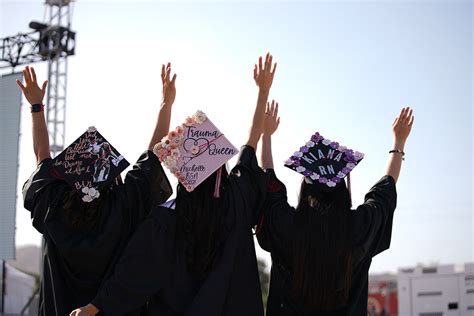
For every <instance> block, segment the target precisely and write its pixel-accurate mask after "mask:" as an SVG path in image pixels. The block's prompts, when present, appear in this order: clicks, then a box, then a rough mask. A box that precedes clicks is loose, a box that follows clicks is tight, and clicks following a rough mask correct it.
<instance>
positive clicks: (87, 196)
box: [82, 194, 92, 203]
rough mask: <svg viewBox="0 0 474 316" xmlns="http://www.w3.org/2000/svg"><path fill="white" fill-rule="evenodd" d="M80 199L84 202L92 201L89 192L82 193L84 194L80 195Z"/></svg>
mask: <svg viewBox="0 0 474 316" xmlns="http://www.w3.org/2000/svg"><path fill="white" fill-rule="evenodd" d="M82 200H83V201H84V202H87V203H89V202H91V201H92V196H90V195H89V194H86V195H84V196H83V197H82Z"/></svg>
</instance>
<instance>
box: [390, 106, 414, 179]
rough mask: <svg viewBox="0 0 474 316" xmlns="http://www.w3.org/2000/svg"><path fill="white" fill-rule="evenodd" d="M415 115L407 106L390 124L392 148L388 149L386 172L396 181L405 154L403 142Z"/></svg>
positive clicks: (408, 133)
mask: <svg viewBox="0 0 474 316" xmlns="http://www.w3.org/2000/svg"><path fill="white" fill-rule="evenodd" d="M414 120H415V117H414V116H413V110H412V109H410V108H409V107H406V108H403V109H402V111H401V112H400V114H399V115H398V116H397V117H396V118H395V121H394V122H393V124H392V129H393V148H392V149H391V150H390V157H389V158H388V163H387V171H386V174H387V175H389V176H392V178H393V179H394V180H395V182H397V180H398V176H399V175H400V169H401V167H402V160H403V156H404V155H405V152H404V150H405V142H406V140H407V138H408V135H410V131H411V127H412V126H413V122H414Z"/></svg>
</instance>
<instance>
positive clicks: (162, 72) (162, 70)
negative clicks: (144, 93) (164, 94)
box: [161, 64, 165, 83]
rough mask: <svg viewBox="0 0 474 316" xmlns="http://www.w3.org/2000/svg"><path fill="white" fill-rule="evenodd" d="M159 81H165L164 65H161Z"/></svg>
mask: <svg viewBox="0 0 474 316" xmlns="http://www.w3.org/2000/svg"><path fill="white" fill-rule="evenodd" d="M161 82H162V83H165V65H164V64H163V65H161Z"/></svg>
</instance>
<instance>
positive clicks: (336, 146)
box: [329, 142, 339, 149]
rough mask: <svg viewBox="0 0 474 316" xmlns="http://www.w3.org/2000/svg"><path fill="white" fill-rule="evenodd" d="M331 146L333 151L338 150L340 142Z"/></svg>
mask: <svg viewBox="0 0 474 316" xmlns="http://www.w3.org/2000/svg"><path fill="white" fill-rule="evenodd" d="M329 146H331V148H332V149H337V148H338V147H339V143H338V142H332V143H331V144H330V145H329Z"/></svg>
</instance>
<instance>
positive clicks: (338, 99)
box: [0, 0, 474, 272]
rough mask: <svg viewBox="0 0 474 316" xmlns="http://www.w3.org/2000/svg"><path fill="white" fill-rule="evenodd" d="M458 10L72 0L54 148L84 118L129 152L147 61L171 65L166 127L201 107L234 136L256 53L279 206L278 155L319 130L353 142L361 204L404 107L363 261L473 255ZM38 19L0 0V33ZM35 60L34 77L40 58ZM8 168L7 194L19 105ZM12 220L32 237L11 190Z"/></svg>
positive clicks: (246, 120) (141, 132)
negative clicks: (381, 214)
mask: <svg viewBox="0 0 474 316" xmlns="http://www.w3.org/2000/svg"><path fill="white" fill-rule="evenodd" d="M472 13H473V8H472V2H470V1H464V2H463V1H453V0H449V1H448V0H446V1H367V2H356V1H347V2H338V1H305V2H294V1H291V2H289V1H288V2H281V1H280V2H270V1H258V2H257V1H233V2H232V3H227V2H224V1H216V2H214V1H213V2H211V1H202V2H195V1H179V2H171V1H169V2H163V1H131V0H130V1H104V0H102V1H87V0H78V1H77V2H75V5H74V13H73V22H72V29H73V30H74V31H76V32H77V38H76V55H75V56H73V57H71V58H69V69H68V95H67V123H66V144H69V143H70V142H72V141H73V140H74V139H75V138H77V137H78V136H79V135H80V134H81V133H83V132H84V131H85V130H86V129H87V127H88V126H90V125H95V126H96V127H97V128H98V129H99V131H100V132H101V133H102V134H103V135H104V136H105V137H106V138H107V139H108V140H109V141H110V142H111V143H112V144H113V145H114V146H115V147H116V148H117V149H118V150H119V151H120V152H121V153H122V154H123V155H124V156H125V157H126V158H127V159H128V160H129V161H130V162H133V161H135V160H136V159H137V158H138V156H139V155H140V153H141V152H142V151H144V150H145V149H146V148H147V145H148V142H149V140H150V138H151V134H152V131H153V128H154V125H155V122H156V118H157V114H158V107H159V104H160V100H161V79H160V69H161V64H162V63H165V62H168V61H170V62H171V63H172V69H173V71H175V72H176V73H177V74H178V78H177V98H176V102H175V105H174V107H173V116H172V124H171V125H172V126H176V125H178V124H180V123H181V122H182V120H183V119H184V117H185V116H187V115H189V114H191V113H193V112H194V111H195V110H196V109H201V110H203V111H205V112H206V113H207V114H208V116H209V117H210V118H211V119H212V120H213V121H214V123H215V124H216V125H217V126H218V127H219V128H220V129H221V130H222V132H223V133H225V134H226V136H227V137H228V138H229V139H230V140H231V142H232V143H233V144H234V145H235V146H237V147H239V146H241V145H243V144H244V142H245V141H246V138H247V136H248V131H249V127H250V122H251V119H252V114H253V111H254V107H255V103H256V97H257V88H256V86H255V83H254V81H253V78H252V69H253V64H254V63H255V62H256V61H257V58H258V56H259V55H263V54H265V53H266V52H267V51H270V52H271V53H272V54H273V55H274V59H275V60H276V61H277V62H278V69H277V73H276V76H275V80H274V84H273V87H272V90H271V96H270V97H271V98H274V99H275V100H278V101H279V103H280V113H281V124H280V128H279V130H278V131H277V133H276V134H275V135H274V142H273V146H274V160H275V164H276V173H277V175H278V176H279V177H280V178H281V179H282V180H283V181H284V182H285V183H286V185H287V188H288V193H289V200H290V202H291V203H292V204H293V205H295V204H296V200H297V192H298V187H299V182H300V180H301V177H300V176H299V175H298V174H296V173H295V172H293V171H291V170H289V169H286V168H285V167H283V163H282V162H283V161H284V160H285V159H287V158H288V157H289V156H290V155H291V154H292V153H293V152H294V151H295V150H296V149H298V148H299V147H300V145H301V144H303V143H304V142H306V140H307V139H308V138H309V137H310V135H311V134H312V133H314V132H315V131H319V132H320V133H321V134H322V135H324V136H325V137H327V138H330V139H331V140H335V141H338V142H339V143H340V144H342V145H345V146H348V147H350V148H353V149H356V150H359V151H362V152H364V153H365V157H366V158H365V159H364V160H363V161H362V162H361V163H360V164H359V166H358V167H357V168H356V169H355V170H354V172H353V174H352V181H353V200H354V204H355V205H357V204H360V203H362V202H363V196H364V194H365V193H366V192H367V191H368V190H369V189H370V187H371V186H372V185H373V184H374V183H375V182H376V181H377V180H378V179H379V178H380V177H381V176H383V175H384V168H385V163H386V161H387V159H388V151H389V150H390V149H391V143H392V133H391V123H392V121H393V119H394V118H395V116H396V115H397V113H398V112H399V110H400V109H401V107H403V106H406V105H410V106H412V107H413V108H414V111H415V124H414V127H413V130H412V135H411V136H410V138H409V139H408V142H407V145H406V147H405V152H406V156H405V157H406V160H405V161H404V163H403V168H402V172H401V176H400V180H399V182H398V184H397V190H398V207H397V210H396V214H395V221H394V226H393V234H392V243H391V248H390V250H388V251H386V252H384V253H383V254H380V255H379V256H377V257H376V258H375V259H374V261H373V264H372V267H371V272H386V271H389V272H390V271H391V272H395V271H396V270H397V269H398V268H399V267H404V266H414V265H417V264H418V263H423V264H433V263H440V264H443V263H450V264H451V263H455V264H456V263H463V262H468V261H473V260H474V258H473V248H474V247H473V246H474V242H473V240H474V234H473V226H474V223H473V214H472V210H473V208H472V193H473V187H472V176H473V173H472V165H473V161H472V155H473V142H472V140H473V139H472V135H473V134H472V122H473V116H472V97H473V95H472V29H473V25H472ZM43 14H44V6H43V2H42V1H39V0H38V1H33V0H31V1H11V0H0V37H5V36H8V35H14V34H16V33H18V32H26V31H28V23H29V22H30V21H31V20H39V21H42V20H43ZM34 67H35V68H36V69H37V74H38V78H40V80H41V78H44V79H45V78H46V76H47V73H46V63H38V64H35V65H34ZM17 70H21V69H20V68H18V69H17ZM234 163H235V159H234V160H233V161H231V163H230V165H231V166H232V165H233V164H234ZM19 166H20V167H19V183H18V197H21V190H20V189H21V186H22V184H23V182H24V181H25V180H26V179H27V177H28V176H29V175H30V174H31V172H33V170H34V169H35V157H34V153H33V150H32V141H31V122H30V114H29V107H28V106H27V104H26V103H25V104H24V106H23V109H22V121H21V144H20V156H19ZM170 179H171V180H172V182H173V183H174V184H176V183H177V181H176V180H175V178H173V177H171V176H170ZM16 225H17V233H16V243H17V245H26V244H35V245H39V244H40V235H39V234H38V233H36V232H35V230H34V229H33V228H32V226H31V222H30V217H29V213H28V212H27V211H26V210H24V209H23V207H22V204H21V198H19V201H18V205H17V224H16ZM258 254H259V255H260V256H263V257H265V258H267V259H269V256H268V255H267V254H266V253H265V252H264V251H262V250H260V249H259V250H258Z"/></svg>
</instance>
